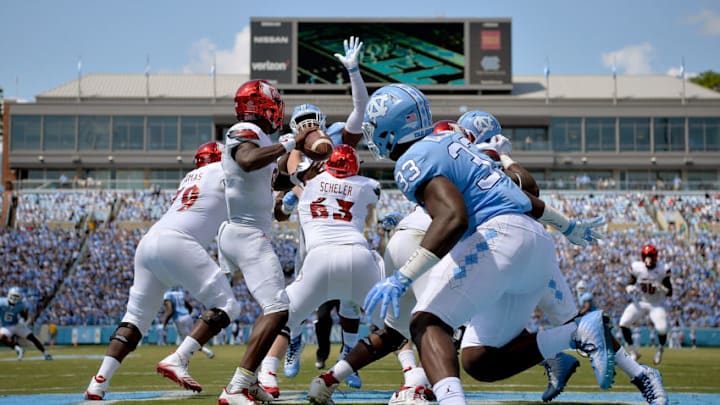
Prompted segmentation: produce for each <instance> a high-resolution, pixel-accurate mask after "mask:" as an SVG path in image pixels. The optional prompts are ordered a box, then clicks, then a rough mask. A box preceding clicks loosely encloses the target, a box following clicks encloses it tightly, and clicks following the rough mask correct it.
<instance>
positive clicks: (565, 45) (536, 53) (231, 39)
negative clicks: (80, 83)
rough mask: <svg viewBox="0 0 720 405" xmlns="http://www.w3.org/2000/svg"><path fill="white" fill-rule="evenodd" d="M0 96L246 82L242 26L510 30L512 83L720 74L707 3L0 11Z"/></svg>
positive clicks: (70, 4)
mask: <svg viewBox="0 0 720 405" xmlns="http://www.w3.org/2000/svg"><path fill="white" fill-rule="evenodd" d="M0 5H1V7H0V10H2V12H1V13H0V38H2V40H0V87H2V88H4V90H5V97H8V98H16V97H17V98H20V99H25V100H32V99H33V98H34V96H35V95H36V94H38V93H41V92H43V91H46V90H49V89H51V88H53V87H55V86H58V85H60V84H62V83H65V82H67V81H70V80H73V79H75V78H76V77H77V72H78V71H77V66H78V60H79V59H81V60H82V71H83V73H86V74H87V73H133V72H136V73H142V72H143V71H144V70H145V65H146V60H147V58H148V56H149V59H150V66H151V72H154V73H159V72H164V73H169V72H196V73H208V72H209V70H210V66H211V64H212V59H213V55H216V58H217V71H218V73H240V72H247V71H248V70H249V64H248V59H249V51H248V44H249V29H248V26H249V21H250V17H266V16H267V17H364V18H367V17H387V18H393V17H396V18H399V17H415V18H417V17H427V18H442V17H448V18H458V17H460V18H462V17H473V18H488V17H509V18H511V19H512V30H513V31H512V41H513V55H512V57H513V74H515V75H522V74H542V72H543V68H544V66H545V63H546V60H548V61H549V66H550V69H551V71H552V73H553V74H610V72H611V66H612V64H613V61H615V63H616V66H617V70H618V74H677V72H678V71H679V69H680V65H681V60H682V58H684V60H685V66H686V71H687V72H688V73H689V74H692V73H698V72H702V71H705V70H714V71H720V1H714V0H682V1H669V0H623V1H619V0H605V1H576V0H575V1H571V0H562V1H560V0H558V1H555V0H545V1H536V0H522V1H511V0H495V1H485V0H464V1H461V0H435V1H426V0H420V1H414V2H408V1H387V0H382V1H381V0H362V1H348V0H340V1H338V0H333V1H326V0H322V1H314V2H313V1H279V0H275V1H272V0H271V1H266V0H243V1H241V0H235V1H229V0H219V1H212V0H210V1H197V0H195V1H186V0H142V1H141V0H123V1H116V2H109V1H97V0H77V1H75V0H66V1H57V0H52V1H51V0H0Z"/></svg>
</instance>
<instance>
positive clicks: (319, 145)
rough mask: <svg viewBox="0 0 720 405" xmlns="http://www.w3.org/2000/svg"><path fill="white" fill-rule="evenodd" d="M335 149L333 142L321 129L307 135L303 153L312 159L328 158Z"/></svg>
mask: <svg viewBox="0 0 720 405" xmlns="http://www.w3.org/2000/svg"><path fill="white" fill-rule="evenodd" d="M332 151H333V143H332V140H331V139H330V137H329V136H327V135H326V134H325V132H323V131H322V130H321V129H316V130H314V131H312V132H309V133H308V134H307V135H306V136H305V143H304V144H303V153H305V155H306V156H307V157H309V158H310V159H312V160H327V159H328V158H329V157H330V155H331V154H332Z"/></svg>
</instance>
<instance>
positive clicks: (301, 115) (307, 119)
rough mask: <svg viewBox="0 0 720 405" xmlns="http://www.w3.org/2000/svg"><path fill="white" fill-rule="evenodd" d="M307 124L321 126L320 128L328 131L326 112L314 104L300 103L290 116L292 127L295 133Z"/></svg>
mask: <svg viewBox="0 0 720 405" xmlns="http://www.w3.org/2000/svg"><path fill="white" fill-rule="evenodd" d="M305 126H319V127H320V129H322V130H323V131H326V130H327V128H326V127H325V114H324V113H323V112H322V111H321V110H320V108H318V107H317V106H316V105H313V104H300V105H299V106H297V107H295V110H293V113H292V116H290V129H291V130H292V131H293V133H297V131H298V130H299V129H300V128H303V127H305Z"/></svg>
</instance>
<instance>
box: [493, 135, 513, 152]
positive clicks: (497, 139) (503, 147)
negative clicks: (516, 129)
mask: <svg viewBox="0 0 720 405" xmlns="http://www.w3.org/2000/svg"><path fill="white" fill-rule="evenodd" d="M489 143H490V145H492V148H493V149H495V151H497V153H499V154H500V155H510V154H511V153H512V143H511V142H510V140H509V139H507V138H506V137H505V136H504V135H495V136H493V137H492V138H490V142H489Z"/></svg>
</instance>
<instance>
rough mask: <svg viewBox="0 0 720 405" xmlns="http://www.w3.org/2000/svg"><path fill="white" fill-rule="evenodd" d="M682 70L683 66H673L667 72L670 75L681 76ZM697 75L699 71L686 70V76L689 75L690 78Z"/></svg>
mask: <svg viewBox="0 0 720 405" xmlns="http://www.w3.org/2000/svg"><path fill="white" fill-rule="evenodd" d="M680 72H682V67H681V66H677V67H675V66H673V67H671V68H670V69H668V70H667V72H666V74H667V75H668V76H674V77H680ZM697 75H698V74H697V73H693V72H688V71H687V69H686V70H685V77H687V78H688V79H689V78H691V77H695V76H697Z"/></svg>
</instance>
